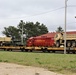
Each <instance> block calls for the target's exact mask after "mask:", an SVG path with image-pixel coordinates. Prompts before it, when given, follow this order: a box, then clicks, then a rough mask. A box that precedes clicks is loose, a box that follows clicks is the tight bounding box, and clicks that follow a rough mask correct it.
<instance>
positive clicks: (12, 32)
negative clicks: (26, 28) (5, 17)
mask: <svg viewBox="0 0 76 75" xmlns="http://www.w3.org/2000/svg"><path fill="white" fill-rule="evenodd" d="M4 30H5V31H3V32H2V33H3V34H4V35H6V36H7V37H12V39H14V38H15V39H17V38H19V35H18V29H17V28H16V27H14V26H9V27H4Z"/></svg>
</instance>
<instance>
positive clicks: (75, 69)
mask: <svg viewBox="0 0 76 75" xmlns="http://www.w3.org/2000/svg"><path fill="white" fill-rule="evenodd" d="M0 62H7V63H16V64H21V65H27V66H36V67H43V68H47V69H48V70H50V71H54V72H58V73H63V74H66V75H72V74H76V54H53V53H27V52H7V51H5V52H4V51H0Z"/></svg>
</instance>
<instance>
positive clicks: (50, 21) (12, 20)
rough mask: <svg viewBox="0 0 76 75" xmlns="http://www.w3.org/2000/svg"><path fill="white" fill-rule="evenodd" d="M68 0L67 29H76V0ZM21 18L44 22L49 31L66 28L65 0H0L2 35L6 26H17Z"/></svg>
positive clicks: (0, 31) (0, 30)
mask: <svg viewBox="0 0 76 75" xmlns="http://www.w3.org/2000/svg"><path fill="white" fill-rule="evenodd" d="M66 1H67V13H66V14H67V16H66V17H67V20H66V22H67V24H66V30H67V31H76V18H75V16H76V0H66ZM20 20H23V21H24V22H34V23H35V22H37V21H38V22H40V23H41V24H42V23H43V24H44V25H46V27H47V28H48V30H49V32H55V31H56V30H57V27H59V26H61V27H62V28H63V29H64V25H65V0H0V35H3V34H2V31H3V30H4V27H8V26H15V27H17V25H18V24H19V22H20Z"/></svg>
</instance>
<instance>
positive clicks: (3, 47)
mask: <svg viewBox="0 0 76 75" xmlns="http://www.w3.org/2000/svg"><path fill="white" fill-rule="evenodd" d="M0 49H3V50H7V51H12V50H20V51H26V52H28V51H30V52H32V51H43V52H50V51H52V52H55V51H64V47H26V46H0ZM66 52H68V53H69V52H73V53H75V52H76V47H67V48H66Z"/></svg>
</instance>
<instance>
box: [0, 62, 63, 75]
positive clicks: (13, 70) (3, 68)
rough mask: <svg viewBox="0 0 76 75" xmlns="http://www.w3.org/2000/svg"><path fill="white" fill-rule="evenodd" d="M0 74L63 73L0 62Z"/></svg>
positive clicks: (32, 74)
mask: <svg viewBox="0 0 76 75" xmlns="http://www.w3.org/2000/svg"><path fill="white" fill-rule="evenodd" d="M0 75H62V74H57V73H54V72H50V71H48V70H46V69H43V68H37V67H31V66H22V65H17V64H11V63H0Z"/></svg>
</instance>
